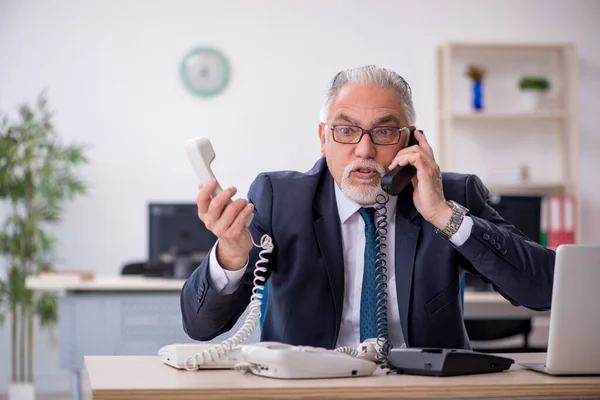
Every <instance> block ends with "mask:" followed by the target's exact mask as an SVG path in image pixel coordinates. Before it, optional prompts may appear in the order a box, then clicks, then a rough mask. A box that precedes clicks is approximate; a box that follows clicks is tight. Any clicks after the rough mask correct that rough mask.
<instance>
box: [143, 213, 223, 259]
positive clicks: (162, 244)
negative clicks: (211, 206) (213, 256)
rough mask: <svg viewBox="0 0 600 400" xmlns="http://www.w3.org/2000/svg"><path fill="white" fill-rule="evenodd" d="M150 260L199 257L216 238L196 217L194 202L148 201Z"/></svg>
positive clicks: (208, 248)
mask: <svg viewBox="0 0 600 400" xmlns="http://www.w3.org/2000/svg"><path fill="white" fill-rule="evenodd" d="M148 220H149V225H150V226H149V246H148V252H149V254H148V259H149V261H150V262H153V261H157V260H165V259H171V260H172V261H173V260H174V259H175V258H186V259H189V260H197V259H198V258H199V257H200V258H203V255H205V254H206V253H207V252H208V251H209V250H210V249H211V248H212V246H213V245H214V244H215V242H216V240H217V237H216V236H215V235H214V234H213V233H212V232H211V231H209V230H208V229H206V226H204V223H203V222H202V221H201V220H200V219H199V218H198V207H197V205H196V204H195V203H173V204H169V203H150V204H148Z"/></svg>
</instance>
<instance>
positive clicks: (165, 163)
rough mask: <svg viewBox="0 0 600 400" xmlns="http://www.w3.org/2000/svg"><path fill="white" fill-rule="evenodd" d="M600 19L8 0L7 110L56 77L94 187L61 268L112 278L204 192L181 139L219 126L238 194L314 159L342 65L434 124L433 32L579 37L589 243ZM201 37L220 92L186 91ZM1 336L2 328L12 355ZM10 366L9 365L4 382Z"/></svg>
mask: <svg viewBox="0 0 600 400" xmlns="http://www.w3.org/2000/svg"><path fill="white" fill-rule="evenodd" d="M599 17H600V2H598V1H594V0H588V1H581V0H580V1H559V0H552V1H541V0H540V1H533V0H529V1H523V0H521V1H517V0H510V1H507V0H493V1H479V0H470V1H466V0H463V1H453V2H446V1H442V0H440V1H433V0H429V1H420V2H417V1H363V2H358V1H355V2H349V1H327V2H325V1H294V2H292V1H285V2H284V1H267V0H257V1H253V2H249V1H243V0H238V1H228V2H225V1H223V2H210V1H198V0H187V1H186V0H178V1H174V0H169V1H167V0H163V1H159V0H154V1H149V0H145V1H141V0H139V1H117V0H112V1H111V0H103V1H85V2H82V1H74V0H63V1H59V0H56V1H43V0H39V1H19V0H0V110H9V109H10V110H14V109H15V107H16V105H17V104H18V103H19V102H21V101H24V100H31V99H33V98H35V96H36V95H37V94H38V92H39V91H40V90H41V89H42V88H44V87H47V88H48V93H49V98H50V101H51V106H52V107H53V108H54V110H56V123H57V128H58V129H59V131H60V132H61V133H62V134H63V135H64V137H65V138H68V139H73V140H77V141H83V142H86V143H88V144H90V146H91V150H90V152H89V155H90V158H91V165H90V166H89V167H87V168H86V169H85V170H84V174H85V178H86V179H87V180H88V181H89V182H90V184H91V192H90V195H89V196H87V197H85V198H80V199H79V200H77V201H76V202H75V203H74V204H72V206H71V207H70V208H69V210H68V212H67V213H66V215H65V219H64V223H63V224H62V226H61V227H60V229H59V231H58V233H59V238H60V240H61V244H60V247H59V248H58V255H59V257H60V264H59V268H61V269H78V270H93V271H96V272H97V273H102V274H104V273H105V274H114V273H117V272H118V271H119V270H120V268H121V266H122V264H123V263H124V262H126V261H128V260H135V259H143V258H144V257H145V255H146V252H147V245H146V241H147V239H146V227H147V225H146V204H147V202H148V201H152V200H161V201H194V196H195V192H196V180H195V177H194V176H193V173H192V171H191V169H190V167H189V165H188V161H187V160H186V158H185V156H184V152H183V147H182V145H183V142H184V140H185V139H187V138H189V137H191V136H194V135H207V136H210V137H211V139H212V140H213V144H214V146H215V148H216V151H217V159H216V161H215V164H214V170H215V172H216V174H217V176H218V177H219V178H220V180H221V182H222V184H224V185H237V186H238V188H239V190H240V192H241V193H242V194H244V193H246V191H247V189H248V186H249V184H250V182H251V181H252V179H253V178H254V176H255V175H256V174H257V173H258V172H260V171H263V170H274V169H300V170H306V169H308V168H310V167H311V166H312V164H313V162H314V161H315V160H316V159H317V157H318V149H319V146H318V140H317V131H316V128H317V122H318V119H317V118H318V111H319V107H320V104H321V100H322V94H323V92H324V90H325V87H326V85H327V83H328V81H329V80H330V79H331V78H332V76H333V75H334V74H335V73H336V72H337V71H338V70H340V69H344V68H347V67H352V66H357V65H361V64H367V63H368V64H371V63H373V64H378V65H380V66H385V67H388V68H391V69H394V70H396V71H398V72H399V73H400V74H402V75H403V76H404V77H405V78H406V79H407V80H408V82H409V83H410V85H411V86H412V88H413V92H414V101H415V106H416V109H417V114H418V118H417V121H418V125H419V126H420V127H421V128H422V129H424V130H425V131H426V132H435V127H436V123H435V117H436V114H435V105H436V99H435V88H436V86H435V85H436V82H435V76H436V75H435V58H434V57H435V46H437V45H438V44H440V43H442V42H445V41H450V40H456V41H472V40H477V41H517V42H518V41H534V42H539V41H541V42H556V41H559V42H566V41H568V42H573V43H575V45H576V46H577V49H578V55H579V60H578V61H579V66H580V71H579V77H580V86H579V99H578V100H579V110H580V128H581V131H580V134H581V159H580V162H581V168H580V170H581V181H582V196H583V212H584V215H585V218H584V225H583V240H584V241H585V242H596V243H598V242H600V229H599V228H598V227H597V221H599V220H600V205H598V203H597V201H596V199H597V198H598V197H599V196H600V186H599V185H598V183H597V182H598V180H597V178H596V177H595V176H594V175H593V173H592V171H591V170H592V168H594V167H596V168H597V167H598V166H599V164H598V161H597V160H598V159H599V157H600V137H599V136H598V134H597V121H596V118H595V114H594V113H595V112H597V110H596V108H597V99H598V93H600V48H599V46H598V38H599V37H600V25H598V23H597V21H598V18H599ZM199 45H211V46H216V47H218V48H219V49H221V50H222V51H223V52H224V53H225V54H226V55H227V56H228V57H229V59H230V61H231V64H232V73H233V76H232V80H231V82H230V86H229V87H228V88H227V89H226V91H225V92H224V93H223V94H221V95H219V96H217V97H215V98H211V99H201V98H196V97H193V96H191V95H189V94H188V93H186V91H185V90H184V88H183V86H182V84H181V83H180V81H179V78H178V67H179V62H180V61H181V58H182V57H183V55H184V54H185V53H186V52H187V51H189V50H190V49H191V48H193V47H195V46H199ZM430 137H432V140H433V141H434V143H433V144H434V147H435V138H434V135H431V136H430ZM0 211H1V210H0ZM7 335H8V332H6V330H5V331H3V332H0V338H2V339H3V340H2V341H1V342H0V354H2V359H4V355H5V354H6V355H7V357H8V351H7V347H6V346H7V345H6V344H5V343H6V340H4V338H8V336H7ZM46 341H47V340H46V339H45V338H43V337H42V339H41V342H40V343H42V342H43V343H45V342H46ZM40 347H41V346H38V348H40ZM42 355H43V356H42ZM40 357H42V359H45V360H49V364H48V365H45V364H44V363H41V364H38V374H39V376H40V390H42V391H61V390H65V391H66V390H67V389H68V386H67V383H68V380H67V379H66V375H65V374H64V373H62V372H58V363H57V357H56V348H55V347H52V346H48V348H45V349H43V350H42V349H40ZM6 365H7V363H5V362H4V361H0V393H2V392H3V391H4V388H5V383H6V382H5V381H3V379H4V378H3V377H4V376H7V373H5V368H6ZM44 377H46V378H44ZM48 377H52V379H49V378H48ZM43 382H45V383H43Z"/></svg>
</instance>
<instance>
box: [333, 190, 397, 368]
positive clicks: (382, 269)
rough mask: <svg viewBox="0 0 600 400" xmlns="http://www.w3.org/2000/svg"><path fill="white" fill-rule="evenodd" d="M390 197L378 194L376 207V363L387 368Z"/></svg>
mask: <svg viewBox="0 0 600 400" xmlns="http://www.w3.org/2000/svg"><path fill="white" fill-rule="evenodd" d="M388 200H389V197H388V196H387V195H384V194H378V195H377V198H376V200H375V201H376V203H377V206H376V207H375V217H376V220H377V222H376V237H375V283H376V285H377V286H376V291H375V293H376V294H375V296H376V301H377V303H376V310H375V314H376V321H377V326H376V336H377V337H376V338H374V339H376V342H375V343H376V345H375V346H374V347H375V351H376V353H377V354H376V362H377V363H378V364H383V366H384V367H386V366H387V356H388V354H389V351H390V349H391V342H390V341H389V338H388V319H387V309H388V307H387V304H388V301H387V263H386V256H387V253H386V252H385V248H386V247H387V244H386V243H385V241H386V239H387V234H388V219H387V203H388ZM335 351H338V352H340V353H344V354H348V355H351V356H353V357H360V356H361V355H362V353H361V352H360V351H359V350H358V349H355V348H354V347H350V346H344V347H338V348H336V349H335Z"/></svg>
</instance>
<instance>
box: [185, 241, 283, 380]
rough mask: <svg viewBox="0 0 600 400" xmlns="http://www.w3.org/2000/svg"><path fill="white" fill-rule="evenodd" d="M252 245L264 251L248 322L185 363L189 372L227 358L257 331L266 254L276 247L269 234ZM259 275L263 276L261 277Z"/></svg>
mask: <svg viewBox="0 0 600 400" xmlns="http://www.w3.org/2000/svg"><path fill="white" fill-rule="evenodd" d="M251 236H252V235H251ZM252 243H253V244H254V246H255V247H259V248H261V249H262V250H261V251H260V252H259V253H258V257H259V260H258V261H257V262H256V264H255V268H254V280H253V288H252V296H251V297H250V305H249V312H248V316H247V317H246V320H245V321H244V325H243V326H242V327H241V328H240V329H239V330H238V331H237V333H236V334H235V335H233V336H232V337H230V338H229V339H227V340H224V341H223V342H221V343H220V344H217V345H215V346H213V347H211V348H209V349H206V350H204V351H202V352H199V353H196V354H195V355H194V356H193V357H189V358H188V359H187V360H186V363H185V368H186V369H187V370H188V371H195V370H197V369H199V368H200V367H201V366H202V365H204V364H207V363H209V362H211V361H216V360H217V359H218V358H221V357H223V356H225V355H226V354H227V353H228V352H230V351H231V350H232V349H234V348H236V347H237V346H239V345H240V344H241V343H242V342H243V341H244V340H246V339H247V338H248V337H249V336H250V334H251V333H252V332H253V331H254V329H256V326H257V325H258V322H259V320H260V316H261V309H260V308H261V305H262V298H263V295H262V293H259V291H261V292H262V291H263V290H264V288H265V285H264V283H265V282H266V278H265V277H264V275H266V273H267V268H266V267H265V266H263V265H262V264H265V263H267V262H268V260H267V259H266V258H265V254H270V253H272V252H273V248H274V245H273V240H272V239H271V237H270V236H269V235H267V234H265V235H262V237H261V239H260V245H259V244H256V243H254V239H252ZM259 273H261V274H263V275H260V274H259Z"/></svg>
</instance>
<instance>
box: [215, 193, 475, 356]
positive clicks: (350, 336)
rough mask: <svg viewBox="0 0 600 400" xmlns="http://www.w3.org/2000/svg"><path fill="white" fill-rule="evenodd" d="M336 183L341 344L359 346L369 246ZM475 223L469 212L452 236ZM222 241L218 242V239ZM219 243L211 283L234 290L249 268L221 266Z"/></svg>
mask: <svg viewBox="0 0 600 400" xmlns="http://www.w3.org/2000/svg"><path fill="white" fill-rule="evenodd" d="M334 186H335V198H336V203H337V208H338V214H339V217H340V223H341V234H342V247H343V257H344V305H343V309H342V320H341V325H340V332H339V335H338V341H337V346H338V347H339V346H351V347H357V346H358V345H359V344H360V298H361V287H362V277H363V270H364V249H365V223H364V220H363V219H362V217H361V216H360V214H359V213H358V210H359V209H360V208H361V205H359V204H358V203H356V202H355V201H353V200H351V199H349V198H348V197H346V195H344V194H343V192H342V191H341V190H340V189H339V187H338V185H337V184H335V183H334ZM396 201H397V198H396V196H389V201H388V203H387V205H386V210H387V213H386V215H387V223H388V225H387V228H388V229H387V232H388V237H387V238H386V243H387V247H386V249H385V253H386V257H385V260H386V266H387V282H388V285H387V300H388V313H387V314H388V338H389V340H390V341H391V343H392V346H393V347H394V348H400V347H405V342H404V337H403V334H402V329H401V325H400V312H399V310H398V297H397V294H396V273H395V268H394V267H393V266H394V265H395V264H394V249H395V242H396V241H395V236H396V231H395V226H396V218H395V215H396ZM472 227H473V220H472V219H471V217H469V216H466V217H465V218H464V220H463V222H462V224H461V226H460V228H459V230H458V231H457V232H456V233H455V234H454V235H453V236H452V237H451V238H450V241H451V242H452V243H453V244H454V245H456V246H460V245H462V244H463V243H464V242H465V241H466V240H467V238H468V237H469V235H470V234H471V229H472ZM217 243H218V242H217ZM217 243H215V245H214V247H213V251H212V252H211V253H210V258H209V270H208V272H209V279H210V280H211V286H212V287H213V289H214V290H216V291H217V292H218V293H220V294H231V293H233V292H234V291H235V290H236V289H237V287H238V286H239V284H240V282H241V281H242V277H243V275H244V273H245V271H246V267H247V265H246V266H244V268H242V269H240V270H238V271H229V270H224V269H223V268H221V266H220V265H219V263H218V262H217V256H216V251H215V250H216V246H217Z"/></svg>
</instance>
